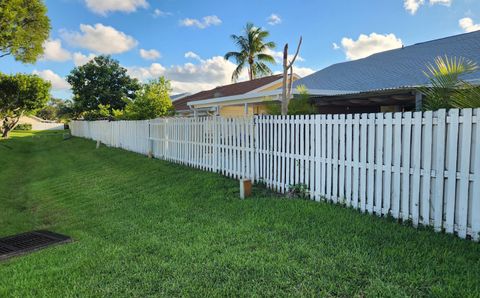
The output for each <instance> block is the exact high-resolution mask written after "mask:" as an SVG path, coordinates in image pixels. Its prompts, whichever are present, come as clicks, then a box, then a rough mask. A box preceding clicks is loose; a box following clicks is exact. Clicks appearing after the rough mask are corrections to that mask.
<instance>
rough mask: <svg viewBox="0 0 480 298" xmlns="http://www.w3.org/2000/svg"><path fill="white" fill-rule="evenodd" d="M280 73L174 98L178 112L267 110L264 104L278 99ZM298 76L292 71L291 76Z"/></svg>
mask: <svg viewBox="0 0 480 298" xmlns="http://www.w3.org/2000/svg"><path fill="white" fill-rule="evenodd" d="M282 78H283V75H282V74H279V75H273V76H268V77H263V78H259V79H255V80H251V81H245V82H240V83H235V84H230V85H225V86H221V87H217V88H215V89H212V90H207V91H202V92H199V93H196V94H193V95H190V96H187V97H184V98H182V99H178V100H175V101H173V106H174V108H175V111H176V113H177V114H178V115H182V116H189V115H194V114H196V115H220V116H225V117H235V116H244V115H259V114H266V113H267V104H268V102H271V101H279V100H280V96H281V93H280V94H279V92H278V90H279V88H281V86H282V81H283V79H282ZM299 78H300V77H299V76H297V75H295V74H294V80H297V79H299Z"/></svg>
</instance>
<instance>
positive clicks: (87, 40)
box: [61, 24, 138, 54]
mask: <svg viewBox="0 0 480 298" xmlns="http://www.w3.org/2000/svg"><path fill="white" fill-rule="evenodd" d="M80 31H81V33H80V32H72V31H66V30H61V35H62V37H63V39H65V40H66V41H67V42H68V43H70V44H71V45H74V46H77V47H80V48H85V49H89V50H91V51H93V52H96V53H100V54H119V53H123V52H126V51H129V50H131V49H132V48H134V47H136V46H137V44H138V42H137V41H136V40H135V39H134V38H133V37H132V36H129V35H126V34H125V33H123V32H121V31H118V30H116V29H115V28H113V27H110V26H105V25H103V24H95V25H94V26H91V25H85V24H81V25H80Z"/></svg>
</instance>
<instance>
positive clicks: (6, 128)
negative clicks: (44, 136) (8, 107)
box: [2, 111, 23, 139]
mask: <svg viewBox="0 0 480 298" xmlns="http://www.w3.org/2000/svg"><path fill="white" fill-rule="evenodd" d="M22 116H23V111H22V112H21V113H20V115H18V116H17V117H16V118H10V120H9V119H8V118H9V117H5V119H4V120H3V123H2V138H3V139H7V138H8V135H9V133H10V131H12V130H13V129H15V127H17V124H18V122H19V121H20V118H21V117H22ZM9 122H10V123H9Z"/></svg>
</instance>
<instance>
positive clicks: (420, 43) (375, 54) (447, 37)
mask: <svg viewBox="0 0 480 298" xmlns="http://www.w3.org/2000/svg"><path fill="white" fill-rule="evenodd" d="M474 33H477V34H478V33H480V30H477V31H473V32H465V33H461V34H457V35H451V36H446V37H441V38H436V39H432V40H427V41H423V42H418V43H414V44H411V45H408V46H405V45H404V46H403V47H400V48H396V49H391V50H386V51H382V52H378V53H373V54H371V55H369V56H367V57H363V58H360V59H355V60H347V61H342V62H338V63H335V64H332V65H330V66H327V67H326V68H325V69H327V68H330V67H333V66H336V65H340V64H345V63H352V62H357V61H362V60H364V59H368V58H371V57H373V56H377V55H381V54H384V53H389V52H393V51H399V50H404V49H406V48H411V47H414V46H418V45H423V44H427V43H431V42H437V41H440V40H444V39H450V38H454V37H459V36H463V35H470V34H474Z"/></svg>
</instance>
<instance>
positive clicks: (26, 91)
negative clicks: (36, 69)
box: [0, 73, 51, 138]
mask: <svg viewBox="0 0 480 298" xmlns="http://www.w3.org/2000/svg"><path fill="white" fill-rule="evenodd" d="M50 88H51V84H50V82H47V81H44V80H43V79H41V78H40V77H38V76H37V75H27V74H15V75H5V74H1V73H0V117H1V119H2V125H1V127H0V133H1V134H2V137H3V138H7V137H8V134H9V132H10V131H11V130H12V129H14V128H15V127H16V126H17V124H18V121H19V119H20V117H21V116H23V115H24V114H27V113H30V112H34V111H35V110H37V109H40V108H42V107H43V106H45V104H46V103H47V101H48V99H49V98H50Z"/></svg>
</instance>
